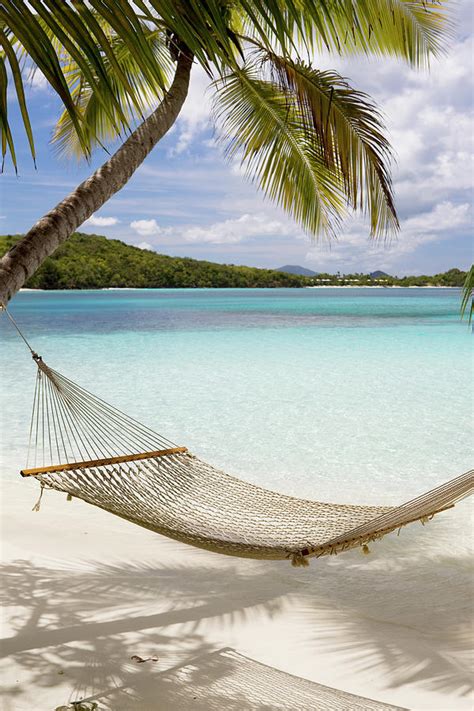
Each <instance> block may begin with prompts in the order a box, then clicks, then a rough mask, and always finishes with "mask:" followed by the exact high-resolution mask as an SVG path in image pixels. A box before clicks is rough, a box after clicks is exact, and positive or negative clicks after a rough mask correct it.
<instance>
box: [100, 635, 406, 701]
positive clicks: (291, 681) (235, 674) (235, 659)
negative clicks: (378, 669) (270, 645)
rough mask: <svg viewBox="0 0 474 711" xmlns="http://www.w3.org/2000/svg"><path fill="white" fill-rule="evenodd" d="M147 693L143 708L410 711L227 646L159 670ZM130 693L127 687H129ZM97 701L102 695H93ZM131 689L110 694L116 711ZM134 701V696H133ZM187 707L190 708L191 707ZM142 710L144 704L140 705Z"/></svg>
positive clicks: (126, 699)
mask: <svg viewBox="0 0 474 711" xmlns="http://www.w3.org/2000/svg"><path fill="white" fill-rule="evenodd" d="M155 679H156V684H155V685H154V686H153V687H151V688H152V693H151V694H150V695H149V698H150V700H151V702H152V703H151V705H150V706H148V704H147V703H146V698H144V696H141V695H140V693H139V691H138V689H137V691H138V699H139V701H141V702H142V703H143V704H144V706H143V708H144V709H147V711H150V709H155V708H157V706H159V707H160V708H169V709H172V708H181V707H183V708H186V707H187V706H186V704H189V699H190V698H191V699H193V703H192V708H193V711H212V710H214V711H217V710H218V709H219V710H220V709H225V708H232V709H240V710H241V711H251V709H253V710H254V711H255V710H256V709H261V710H264V709H267V710H270V709H271V711H308V710H309V709H317V711H348V710H349V709H350V711H408V710H407V709H403V708H401V707H400V706H393V705H392V704H387V703H383V702H382V701H375V700H374V699H368V698H367V697H365V696H356V695H355V694H350V693H348V692H347V691H341V690H339V689H334V688H332V687H329V686H323V684H318V683H316V682H314V681H309V680H308V679H303V678H302V677H299V676H294V675H293V674H288V673H287V672H284V671H281V670H280V669H275V668H274V667H270V666H268V665H266V664H262V663H261V662H257V661H256V660H255V659H251V658H250V657H246V656H244V655H243V654H239V653H238V652H236V651H235V650H234V649H231V648H229V647H227V648H224V649H220V650H218V651H217V652H211V653H209V654H203V655H201V656H200V657H197V658H195V659H193V660H191V661H189V662H188V663H187V664H186V665H184V666H179V667H175V668H172V669H170V670H167V671H165V672H162V673H161V674H158V675H157V676H156V677H155ZM127 692H129V694H130V689H127ZM94 698H95V699H98V700H100V696H95V697H94ZM130 698H134V694H133V690H132V691H131V694H130V695H127V697H126V698H125V704H126V705H125V706H122V705H121V703H120V700H121V697H120V696H119V695H118V694H117V695H116V696H114V703H115V704H116V707H115V706H114V708H117V711H125V709H129V708H130V706H129V705H128V704H129V703H130ZM135 698H136V697H135ZM189 707H190V708H191V704H189ZM140 708H142V706H140Z"/></svg>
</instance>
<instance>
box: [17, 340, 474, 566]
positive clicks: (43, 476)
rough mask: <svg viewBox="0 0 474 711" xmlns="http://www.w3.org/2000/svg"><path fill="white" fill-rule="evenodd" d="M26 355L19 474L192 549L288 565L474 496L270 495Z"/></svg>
mask: <svg viewBox="0 0 474 711" xmlns="http://www.w3.org/2000/svg"><path fill="white" fill-rule="evenodd" d="M32 354H33V358H34V360H35V361H36V364H37V366H38V370H37V378H36V388H35V395H34V404H33V413H32V418H31V427H30V443H29V448H28V456H29V462H28V466H27V468H26V469H24V470H23V471H22V472H21V474H22V475H23V476H33V477H35V478H36V479H37V480H38V481H39V482H40V483H41V487H42V489H41V494H42V493H43V489H44V488H45V487H46V488H50V489H57V490H58V491H62V492H65V493H67V494H68V498H70V497H77V498H79V499H82V500H83V501H86V502H87V503H89V504H93V505H94V506H98V507H100V508H102V509H105V510H106V511H109V512H111V513H113V514H115V515H117V516H120V517H121V518H124V519H126V520H128V521H131V522H132V523H135V524H138V525H139V526H143V527H144V528H147V529H150V530H151V531H155V532H157V533H160V534H162V535H164V536H168V537H169V538H173V539H176V540H178V541H183V542H184V543H188V544H190V545H193V546H196V547H198V548H205V549H207V550H210V551H215V552H217V553H225V554H227V555H235V556H240V557H246V558H258V559H266V560H281V559H289V560H290V561H291V562H292V564H293V565H307V564H308V558H310V557H311V556H316V557H319V556H323V555H327V554H333V553H338V552H340V551H345V550H348V549H350V548H353V547H355V546H362V548H363V550H364V552H368V549H367V544H368V543H369V542H371V541H374V540H376V539H378V538H381V537H382V536H384V535H385V534H387V533H390V532H391V531H394V530H397V529H399V528H401V527H402V526H405V525H406V524H408V523H411V522H413V521H421V522H422V523H424V522H426V521H427V520H429V519H430V518H432V517H433V516H434V514H436V513H439V512H440V511H444V510H445V509H448V508H450V507H452V506H453V505H454V504H455V502H456V501H458V500H459V499H461V498H463V497H465V496H467V495H468V494H469V493H471V492H472V489H473V485H474V471H469V472H467V473H465V474H463V475H461V476H459V477H457V478H456V479H453V480H452V481H449V482H447V483H446V484H443V485H442V486H439V487H438V488H436V489H434V490H432V491H430V492H428V493H426V494H423V495H422V496H419V497H418V498H416V499H414V500H412V501H409V502H408V503H405V504H402V505H401V506H395V507H394V506H353V505H343V504H329V503H320V502H317V501H306V500H303V499H297V498H294V497H291V496H285V495H283V494H279V493H276V492H273V491H268V490H267V489H263V488H261V487H259V486H255V485H254V484H250V483H248V482H245V481H242V480H240V479H237V478H235V477H233V476H230V475H229V474H226V473H225V472H223V471H221V470H220V469H217V468H215V467H213V466H211V465H210V464H207V463H206V462H203V461H202V460H201V459H199V458H198V457H195V456H194V455H192V454H191V453H190V452H189V451H188V450H187V449H186V447H180V446H177V445H176V444H174V443H173V442H171V441H169V440H167V439H165V438H164V437H161V436H160V435H158V434H157V433H155V432H154V431H152V430H150V429H149V428H147V427H145V426H144V425H142V424H140V423H139V422H137V421H136V420H134V419H132V418H131V417H129V416H127V415H126V414H124V413H123V412H121V411H120V410H117V409H116V408H114V407H112V406H111V405H109V404H107V403H106V402H104V401H103V400H101V399H100V398H98V397H96V396H95V395H93V394H91V393H90V392H88V391H87V390H84V389H83V388H81V387H79V386H78V385H76V384H75V383H74V382H72V381H71V380H69V379H68V378H66V377H64V376H63V375H61V374H60V373H58V372H57V371H55V370H53V369H51V368H49V367H48V366H47V365H46V364H45V363H44V362H43V360H42V358H41V357H40V356H38V355H37V354H36V353H34V351H32ZM31 460H32V461H31ZM30 464H32V466H31V467H30V466H29V465H30ZM40 499H41V495H40ZM35 508H36V509H37V510H38V509H39V502H38V504H37V505H36V507H35Z"/></svg>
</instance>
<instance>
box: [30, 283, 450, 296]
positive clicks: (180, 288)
mask: <svg viewBox="0 0 474 711" xmlns="http://www.w3.org/2000/svg"><path fill="white" fill-rule="evenodd" d="M277 289H285V290H286V289H462V287H461V286H429V285H425V286H416V285H411V286H403V285H401V284H393V285H391V286H380V285H378V284H374V285H373V286H372V285H368V284H360V285H359V286H356V285H351V284H333V285H331V284H327V285H326V284H315V285H308V286H277V287H271V286H262V287H258V286H252V287H232V286H230V287H222V286H216V287H213V286H206V287H186V286H165V287H140V286H104V287H93V288H90V289H31V288H24V287H23V288H21V289H19V292H41V293H45V294H47V293H58V292H60V293H65V294H67V293H70V292H84V293H87V292H88V291H257V290H259V291H263V290H266V291H276V290H277Z"/></svg>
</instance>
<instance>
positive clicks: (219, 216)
mask: <svg viewBox="0 0 474 711" xmlns="http://www.w3.org/2000/svg"><path fill="white" fill-rule="evenodd" d="M473 12H474V3H472V2H471V0H463V2H458V3H454V2H453V15H454V17H455V20H456V22H457V32H456V38H455V39H454V40H453V41H452V42H451V44H450V47H449V51H448V54H447V56H446V57H443V58H442V59H440V60H436V61H433V63H432V66H431V70H430V72H416V71H414V70H412V69H410V68H408V67H407V66H406V65H404V64H402V63H399V62H395V61H391V60H380V59H377V60H366V59H351V60H341V59H339V58H338V59H335V58H334V57H326V56H322V57H318V58H317V59H315V61H314V64H315V66H318V67H320V68H334V69H337V70H338V71H339V72H340V73H341V74H343V75H344V76H346V77H348V78H349V80H350V81H351V83H352V85H353V86H355V87H356V88H358V89H361V90H363V91H366V92H368V93H369V94H371V95H372V97H373V98H374V99H375V100H376V101H377V103H378V104H379V107H380V108H381V110H382V112H383V114H384V117H385V121H386V124H387V127H388V132H389V136H390V139H391V142H392V145H393V147H394V149H395V154H396V157H397V165H396V166H394V170H393V177H394V186H395V196H396V202H397V209H398V212H399V216H400V219H401V231H400V234H399V236H398V238H397V239H396V240H392V241H391V243H390V244H384V243H383V242H382V243H376V244H374V243H373V242H371V241H370V240H369V238H368V227H367V223H366V222H364V220H363V219H362V218H360V217H358V216H355V217H353V218H350V219H349V220H348V221H347V222H346V223H345V224H344V225H343V229H342V231H341V234H340V236H339V239H338V240H337V241H336V242H334V243H333V244H331V245H328V244H327V243H324V242H314V241H312V240H311V239H310V238H309V237H308V236H307V235H305V234H304V233H303V232H302V230H301V229H300V228H299V227H298V225H296V224H295V223H294V222H293V221H292V220H291V219H289V218H288V217H286V216H285V215H284V214H283V213H282V212H281V211H280V210H279V209H277V208H275V206H274V205H272V204H271V203H269V202H268V201H266V200H264V198H263V197H262V195H261V194H260V193H259V192H258V190H257V188H256V187H254V186H252V185H250V184H249V183H247V182H246V181H245V179H244V177H243V176H242V173H241V169H240V167H239V165H238V164H231V165H229V164H228V163H226V162H225V160H224V159H223V157H222V155H221V152H220V150H219V148H218V147H217V146H216V144H215V141H214V134H213V129H212V126H211V125H210V123H209V103H210V101H209V98H210V97H209V92H206V87H207V78H206V76H205V75H204V73H203V72H201V71H199V69H197V70H196V69H195V70H194V72H193V74H194V76H193V78H192V84H191V89H190V94H189V97H188V100H187V102H186V104H185V107H184V109H183V112H182V116H181V118H180V119H179V120H178V122H177V124H176V125H175V126H174V127H173V129H172V130H171V132H170V133H169V134H168V135H167V137H166V138H165V139H164V140H163V141H162V142H161V143H160V144H159V146H157V148H155V150H154V151H153V153H152V154H151V155H150V156H149V157H148V159H147V160H146V162H145V163H144V165H143V166H142V167H141V168H140V169H139V170H138V171H137V173H136V174H135V176H134V177H133V178H132V180H131V181H130V182H129V184H128V185H127V186H126V187H125V188H124V189H123V190H122V191H121V192H120V193H118V195H116V196H115V197H114V198H113V199H112V200H110V201H109V202H108V203H107V205H105V206H104V207H103V208H102V209H101V210H100V212H99V213H97V214H96V215H94V216H93V217H92V218H91V219H90V220H88V222H87V223H85V224H84V225H83V227H82V228H81V230H82V231H87V232H95V233H97V234H104V235H106V236H108V237H113V238H118V239H122V240H124V241H125V242H128V243H130V244H133V245H137V246H141V247H144V248H147V249H154V250H156V251H158V252H163V253H165V254H170V255H180V256H190V257H195V258H198V259H209V260H212V261H216V262H226V263H233V264H248V265H252V266H262V267H278V266H281V265H283V264H301V265H303V266H306V267H308V268H311V269H314V270H315V271H330V272H336V271H341V272H349V271H372V270H374V269H383V270H385V271H388V272H390V273H392V274H399V275H401V274H419V273H434V272H438V271H444V270H446V269H449V268H451V267H454V266H457V267H460V268H466V267H468V265H470V264H471V263H472V261H473V247H472V244H473V243H472V225H473V220H472V178H473V163H472V155H473V150H472V149H473V122H472V113H473V72H472V19H473ZM29 99H30V108H31V115H32V117H33V120H34V125H35V139H36V145H37V151H38V161H37V163H38V169H37V170H36V171H35V170H34V169H33V166H32V164H31V159H30V157H29V152H28V147H27V144H26V141H25V138H24V135H23V131H22V128H21V122H20V120H19V117H18V116H16V120H15V121H14V122H13V124H14V126H15V138H16V145H17V152H18V154H19V163H20V171H19V175H18V177H16V176H15V175H14V172H13V170H12V168H11V166H10V165H7V168H6V172H5V174H4V175H3V176H2V177H1V178H0V180H1V192H0V232H1V233H18V232H25V231H27V230H28V228H29V227H30V226H31V225H32V224H33V223H34V222H35V221H36V220H38V219H39V218H40V217H41V216H42V215H43V214H44V213H45V212H46V211H47V210H48V209H50V208H51V207H53V206H54V205H55V204H56V203H57V202H58V201H59V200H60V199H61V198H62V197H64V195H65V194H67V192H69V191H70V190H72V189H73V188H74V187H75V186H76V185H77V184H78V183H79V182H80V181H81V180H83V179H84V178H85V177H87V176H88V174H89V173H90V172H91V170H92V169H93V168H95V167H97V166H99V165H100V164H101V163H102V162H103V161H104V160H105V159H106V155H105V154H104V153H103V152H101V151H98V152H97V153H96V154H95V156H94V160H93V163H92V166H88V165H87V164H85V163H84V162H83V163H80V164H78V163H77V162H76V163H74V162H68V161H66V160H65V159H59V158H58V157H57V156H56V155H55V152H54V147H52V146H51V145H50V136H51V131H52V126H53V125H54V121H55V119H56V118H57V116H58V112H59V106H58V102H57V100H56V99H55V97H54V96H53V95H52V93H51V91H50V90H49V89H48V87H47V85H46V84H45V82H44V81H42V79H41V77H39V76H37V77H36V78H35V79H34V82H33V85H32V87H31V88H30V90H29ZM12 111H13V113H15V111H16V107H15V106H12Z"/></svg>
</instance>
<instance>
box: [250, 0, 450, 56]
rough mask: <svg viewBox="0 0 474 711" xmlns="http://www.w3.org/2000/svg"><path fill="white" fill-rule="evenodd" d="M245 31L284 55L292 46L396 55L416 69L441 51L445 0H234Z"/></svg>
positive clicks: (445, 22)
mask: <svg viewBox="0 0 474 711" xmlns="http://www.w3.org/2000/svg"><path fill="white" fill-rule="evenodd" d="M239 5H240V6H241V8H242V10H243V13H244V15H245V17H246V20H245V27H246V30H247V31H248V32H249V33H250V34H251V36H252V37H253V38H254V39H256V40H257V41H259V42H260V43H261V44H263V45H264V46H266V47H267V49H272V50H273V51H276V47H277V46H279V47H280V49H281V51H282V53H283V54H287V53H288V51H289V50H290V48H291V47H294V45H295V44H296V45H299V46H304V47H306V48H308V49H310V50H314V49H317V50H321V49H327V50H329V51H333V52H337V53H340V54H354V53H359V54H372V55H392V56H396V57H401V58H403V59H405V60H407V61H408V62H410V63H411V64H412V65H414V66H422V65H424V64H426V63H427V62H428V61H429V57H430V55H438V54H440V52H442V51H443V46H444V42H445V38H446V35H447V34H449V22H448V12H447V7H448V1H447V0H426V1H425V0H288V1H287V2H284V3H282V2H279V1H278V0H273V1H270V2H268V0H240V2H239Z"/></svg>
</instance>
